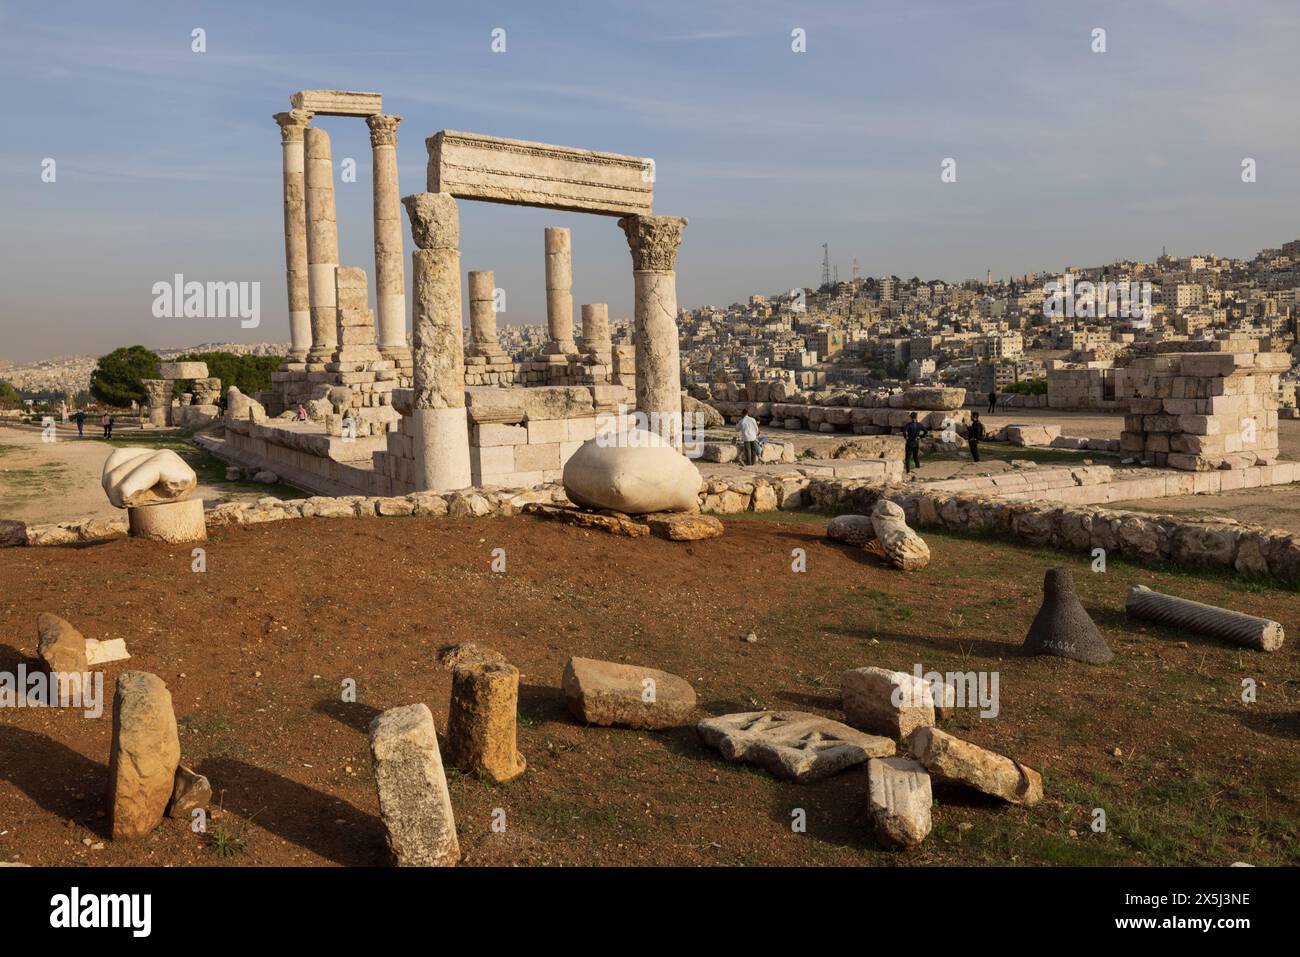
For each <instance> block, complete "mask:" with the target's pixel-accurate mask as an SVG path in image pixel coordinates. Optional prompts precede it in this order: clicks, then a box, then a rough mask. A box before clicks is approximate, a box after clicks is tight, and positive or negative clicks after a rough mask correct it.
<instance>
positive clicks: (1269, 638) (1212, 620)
mask: <svg viewBox="0 0 1300 957" xmlns="http://www.w3.org/2000/svg"><path fill="white" fill-rule="evenodd" d="M1125 610H1126V611H1127V612H1128V615H1129V617H1130V618H1140V619H1142V620H1144V621H1151V622H1155V623H1156V624H1158V625H1166V626H1168V627H1170V628H1182V629H1184V630H1186V631H1193V632H1196V633H1197V634H1199V635H1209V636H1210V637H1212V638H1219V639H1222V640H1223V641H1230V642H1232V643H1233V644H1234V645H1242V646H1243V647H1246V648H1254V649H1256V650H1257V651H1277V650H1278V649H1279V648H1281V647H1282V642H1283V640H1284V639H1285V637H1286V633H1285V632H1284V631H1283V630H1282V625H1281V623H1280V622H1276V621H1270V620H1269V619H1267V618H1256V617H1255V616H1254V615H1247V614H1243V613H1242V612H1239V611H1230V610H1229V609H1227V608H1218V607H1216V606H1214V605H1203V604H1201V603H1200V602H1199V601H1192V600H1191V599H1189V598H1176V597H1174V596H1173V595H1165V594H1162V593H1160V592H1158V591H1152V590H1151V589H1150V588H1147V587H1146V586H1145V585H1135V586H1133V587H1132V588H1131V589H1129V593H1128V601H1127V603H1126V605H1125Z"/></svg>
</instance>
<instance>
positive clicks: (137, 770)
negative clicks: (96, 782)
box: [108, 671, 181, 841]
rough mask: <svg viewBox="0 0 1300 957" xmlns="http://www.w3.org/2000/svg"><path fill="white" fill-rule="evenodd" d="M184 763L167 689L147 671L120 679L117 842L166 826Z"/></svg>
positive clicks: (112, 784) (114, 803) (113, 758)
mask: <svg viewBox="0 0 1300 957" xmlns="http://www.w3.org/2000/svg"><path fill="white" fill-rule="evenodd" d="M180 760H181V743H180V737H179V736H178V734H177V731H176V714H175V712H174V711H173V710H172V696H171V693H170V692H169V691H168V690H167V685H166V684H164V683H163V680H162V679H161V678H159V677H158V676H157V675H152V674H149V673H148V672H145V671H127V672H124V673H123V674H121V675H119V676H118V679H117V690H116V692H115V693H114V695H113V740H112V745H111V746H110V750H109V755H108V812H109V825H110V828H111V832H112V835H113V840H115V841H122V840H130V839H132V838H137V837H142V836H144V835H145V834H148V833H149V832H150V831H151V830H153V829H154V828H155V827H157V826H158V824H160V823H161V822H162V819H163V813H164V812H165V811H166V810H167V804H168V802H169V801H170V800H171V796H172V790H173V789H174V787H175V784H176V768H177V766H178V765H179V764H180Z"/></svg>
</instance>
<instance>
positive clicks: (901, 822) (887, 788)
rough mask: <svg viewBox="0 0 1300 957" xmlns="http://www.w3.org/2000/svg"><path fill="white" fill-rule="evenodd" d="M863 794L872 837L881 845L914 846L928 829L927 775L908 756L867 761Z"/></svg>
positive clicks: (902, 847)
mask: <svg viewBox="0 0 1300 957" xmlns="http://www.w3.org/2000/svg"><path fill="white" fill-rule="evenodd" d="M867 797H868V801H869V802H870V807H871V824H872V827H873V828H874V830H875V834H876V840H878V841H879V842H880V843H881V844H883V845H884V846H885V847H889V848H897V849H900V850H902V849H906V848H911V847H916V846H917V845H918V844H920V843H921V842H922V841H924V840H925V838H926V836H927V835H928V834H929V833H930V823H931V822H930V806H931V804H932V802H933V798H932V796H931V793H930V775H928V774H927V773H926V772H925V768H924V767H923V766H922V765H921V764H920V763H919V762H917V761H913V760H911V759H910V758H903V757H894V758H872V759H871V760H870V761H868V762H867Z"/></svg>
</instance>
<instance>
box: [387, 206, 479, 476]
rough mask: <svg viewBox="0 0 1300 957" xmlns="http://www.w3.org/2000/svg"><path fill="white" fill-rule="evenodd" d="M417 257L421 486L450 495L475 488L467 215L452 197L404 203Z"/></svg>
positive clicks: (414, 266)
mask: <svg viewBox="0 0 1300 957" xmlns="http://www.w3.org/2000/svg"><path fill="white" fill-rule="evenodd" d="M402 203H403V204H404V205H405V206H406V214H407V216H409V217H410V220H411V236H412V238H413V239H414V240H415V245H416V247H417V248H416V250H415V251H414V252H413V253H411V270H412V274H413V286H412V293H413V295H414V297H415V302H414V305H413V309H412V312H413V315H414V319H413V322H412V340H413V343H414V353H415V357H414V359H415V365H414V391H415V400H414V403H413V405H414V410H413V412H412V415H413V417H414V420H415V421H414V425H415V484H416V490H417V491H425V490H428V491H434V492H448V491H451V490H453V489H458V488H466V487H468V486H469V484H470V470H469V423H468V420H467V418H466V413H465V353H464V345H463V342H462V339H461V326H460V317H461V308H460V214H459V212H458V210H457V207H456V200H455V199H453V198H452V197H451V196H449V195H448V194H446V193H415V194H413V195H411V196H407V197H405V198H404V199H403V200H402Z"/></svg>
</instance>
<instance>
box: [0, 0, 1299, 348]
mask: <svg viewBox="0 0 1300 957" xmlns="http://www.w3.org/2000/svg"><path fill="white" fill-rule="evenodd" d="M196 27H201V28H203V29H204V30H205V31H206V34H207V52H206V53H204V54H195V53H192V52H191V50H190V43H191V40H190V36H191V31H192V30H193V29H194V28H196ZM497 27H501V28H504V29H505V30H506V41H507V51H506V52H505V53H504V54H496V53H493V52H492V51H491V49H490V42H491V31H492V30H493V29H494V28H497ZM796 27H797V28H801V29H803V30H805V31H806V35H807V52H806V53H801V54H800V53H794V52H792V51H791V30H792V29H794V28H796ZM1096 27H1101V28H1104V29H1105V30H1106V31H1107V37H1106V39H1107V52H1105V53H1102V54H1098V53H1093V52H1092V51H1091V49H1090V45H1091V35H1092V30H1093V29H1094V28H1096ZM1298 43H1300V7H1298V6H1297V5H1296V4H1294V3H1287V2H1251V0H1236V2H1232V3H1228V2H1220V0H1216V2H1211V0H1130V2H1126V3H1104V2H1088V0H1079V2H1052V0H1037V2H1034V0H1025V2H1019V0H1007V2H980V0H972V2H968V3H957V2H941V0H909V2H900V3H849V2H823V3H770V2H764V0H745V2H709V0H696V2H691V3H687V2H677V0H662V2H657V3H644V2H642V3H618V2H613V0H604V2H577V3H556V4H540V3H536V2H527V3H524V2H520V3H495V4H494V3H490V2H476V3H463V4H452V3H430V2H423V3H414V2H412V3H405V2H394V3H382V2H375V3H359V2H348V3H340V2H329V0H318V2H313V3H290V2H277V3H266V2H263V3H243V2H222V3H216V2H173V3H161V2H155V3H147V2H114V3H103V2H96V3H89V2H87V3H61V2H57V0H53V2H42V3H35V2H32V3H14V2H0V82H2V83H3V86H2V87H0V89H3V96H4V103H5V106H4V122H3V124H2V126H0V129H3V133H0V358H7V359H30V358H37V357H41V356H50V355H61V354H69V353H80V352H91V353H98V352H102V351H106V350H107V349H110V348H112V347H114V346H116V345H121V344H126V343H131V342H143V343H145V344H147V345H151V346H155V347H168V346H182V345H186V344H190V343H196V342H200V341H214V340H231V341H259V340H268V339H269V340H287V338H288V330H287V318H286V304H285V294H284V280H283V269H284V253H283V233H282V212H281V179H280V145H279V131H278V129H277V127H276V125H275V123H274V121H273V120H272V119H271V114H272V113H275V112H277V111H279V110H283V109H287V108H288V96H289V94H290V93H291V92H293V91H294V90H299V89H314V88H339V89H360V90H374V91H378V92H381V93H383V94H384V107H385V111H386V112H388V113H397V114H399V115H401V116H403V117H404V118H405V119H404V121H403V123H402V126H401V128H400V130H399V133H398V136H399V145H398V158H399V164H400V174H401V181H402V192H403V193H404V194H406V193H412V192H417V191H420V190H422V189H423V188H424V162H425V150H424V145H423V141H424V138H425V137H426V136H429V135H431V134H432V133H434V132H436V131H437V130H440V129H458V130H470V131H475V132H482V133H489V134H495V135H502V136H511V137H516V138H520V139H535V140H541V141H544V142H551V143H562V144H565V145H570V146H579V147H587V148H592V149H601V150H610V151H614V152H622V153H630V154H634V155H641V156H650V157H653V158H654V159H655V161H656V168H657V182H656V197H655V209H656V212H660V213H665V214H676V215H685V216H688V217H689V218H690V220H691V223H690V226H689V227H688V228H687V230H686V234H685V241H684V242H683V245H682V249H681V254H680V256H679V259H678V296H679V300H680V301H681V303H682V304H684V305H688V306H696V305H701V304H705V303H714V304H719V305H723V304H726V303H729V302H732V301H735V300H737V299H741V298H743V297H744V296H746V295H747V294H749V293H750V292H757V291H767V292H775V291H778V290H781V289H787V288H789V287H791V286H793V285H796V284H801V283H803V284H815V283H816V282H817V280H818V277H819V269H820V259H821V243H823V242H829V243H830V249H831V257H832V261H833V262H835V263H836V264H838V266H839V272H840V276H841V277H843V278H847V277H848V275H849V272H850V268H851V262H852V258H853V257H854V256H857V257H858V260H859V264H860V268H861V270H862V272H863V273H864V274H875V275H880V274H885V273H896V274H898V275H901V276H904V277H906V276H911V275H921V276H922V277H927V278H928V277H939V278H947V279H962V278H968V277H971V276H982V275H983V274H984V271H985V270H986V269H992V270H993V272H994V274H995V275H1007V274H1009V273H1012V272H1016V273H1019V272H1025V271H1029V270H1034V269H1039V268H1060V267H1064V266H1066V265H1068V264H1089V263H1096V262H1100V261H1103V260H1106V259H1111V258H1115V257H1121V256H1127V257H1139V258H1148V259H1150V258H1154V257H1155V256H1156V255H1158V254H1159V251H1160V247H1161V245H1162V244H1167V245H1168V246H1169V249H1170V251H1171V252H1175V253H1188V252H1194V251H1207V252H1218V253H1220V254H1224V255H1238V256H1246V255H1250V254H1252V253H1254V252H1255V251H1256V250H1258V249H1259V248H1261V247H1263V246H1270V245H1278V244H1280V243H1282V242H1283V241H1285V240H1288V239H1293V238H1296V237H1297V236H1300V221H1298V218H1297V215H1296V195H1297V192H1296V188H1295V187H1296V183H1297V176H1298V175H1300V126H1298V125H1297V124H1296V122H1295V112H1294V107H1293V105H1292V103H1293V100H1294V95H1295V93H1294V91H1295V89H1296V87H1297V79H1300V75H1298V74H1300V65H1297V58H1296V55H1295V49H1296V47H1297V45H1298ZM318 122H319V123H320V124H321V125H323V126H324V127H325V128H327V129H328V130H329V131H330V133H331V136H332V138H333V143H334V157H335V160H336V161H339V160H341V159H343V158H345V157H352V158H354V159H355V160H356V161H357V166H358V178H357V182H356V183H347V184H345V183H338V184H337V191H338V207H339V230H340V241H341V247H342V257H341V258H342V260H343V262H344V264H346V265H359V266H363V267H365V268H366V269H367V271H368V272H373V264H374V263H373V249H372V235H371V218H370V182H369V163H370V146H369V140H368V137H367V132H366V129H365V125H364V123H363V122H362V121H360V120H352V119H346V118H328V119H323V120H319V121H318ZM45 157H52V158H54V159H55V160H56V162H57V164H58V165H57V181H56V182H55V183H52V184H51V183H43V182H42V181H41V176H40V173H41V161H42V159H44V158H45ZM945 157H952V158H954V159H955V160H956V161H957V173H958V176H957V182H956V183H952V184H944V183H941V182H940V177H939V172H940V163H941V162H942V160H943V159H944V158H945ZM1243 157H1252V158H1254V159H1255V160H1256V161H1257V163H1258V181H1257V182H1255V183H1253V184H1244V183H1242V182H1241V176H1240V170H1241V161H1242V158H1243ZM461 223H462V265H463V267H464V269H465V270H469V269H480V268H482V269H488V268H491V269H495V270H496V273H497V281H498V285H500V286H502V287H503V288H505V289H506V292H507V297H508V311H507V313H506V314H505V315H503V316H502V317H501V318H502V321H503V322H542V321H544V290H543V254H542V228H543V227H544V226H548V225H567V226H571V227H573V230H574V234H573V238H574V296H575V300H576V301H577V302H600V301H606V302H609V304H610V311H611V315H612V316H615V317H623V316H627V315H629V314H630V310H631V297H632V279H631V275H630V272H631V265H630V257H629V255H628V252H627V247H626V243H625V241H624V239H623V237H622V233H621V231H620V230H619V229H618V228H617V226H616V225H615V223H614V221H613V219H609V218H605V217H594V216H573V215H568V214H557V213H552V212H549V211H545V210H532V209H521V208H516V207H504V206H495V205H489V204H481V203H470V202H464V203H462V204H461ZM408 244H409V236H408ZM409 248H410V247H409V245H408V251H409ZM176 272H180V273H183V274H184V275H185V276H186V278H187V279H197V280H201V281H203V280H222V281H241V280H247V281H260V282H261V283H262V323H261V326H260V327H259V328H257V329H251V330H241V329H240V328H239V323H238V320H235V319H229V320H217V319H208V320H160V319H155V318H154V317H153V316H152V315H151V312H150V304H151V302H152V295H151V292H150V289H151V287H152V285H153V283H154V282H157V281H159V280H165V279H170V277H171V276H172V275H173V274H174V273H176ZM408 282H409V276H408Z"/></svg>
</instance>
